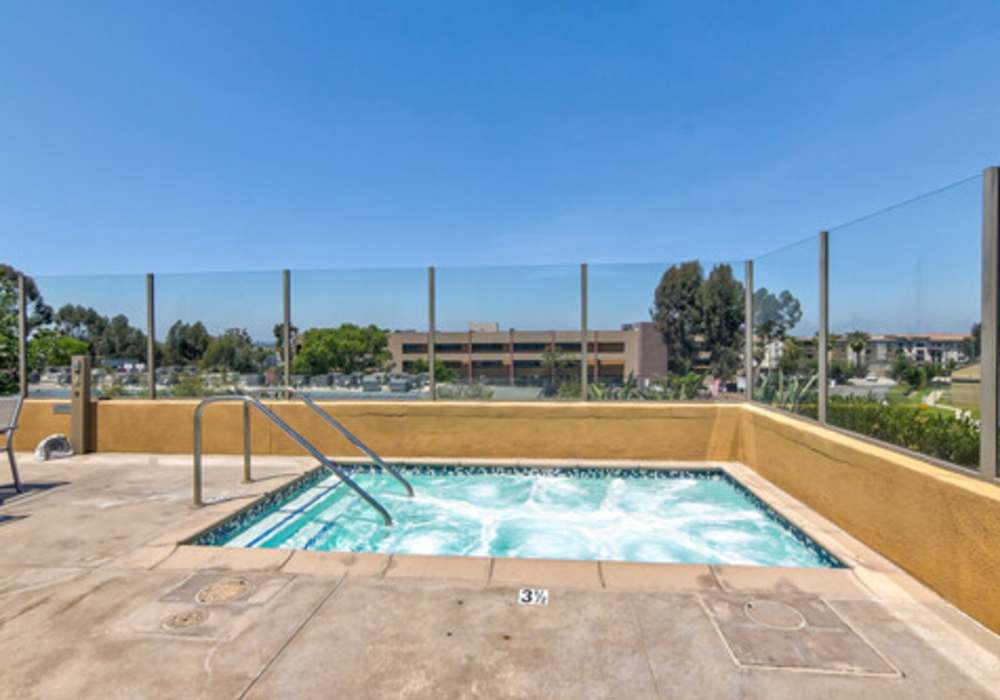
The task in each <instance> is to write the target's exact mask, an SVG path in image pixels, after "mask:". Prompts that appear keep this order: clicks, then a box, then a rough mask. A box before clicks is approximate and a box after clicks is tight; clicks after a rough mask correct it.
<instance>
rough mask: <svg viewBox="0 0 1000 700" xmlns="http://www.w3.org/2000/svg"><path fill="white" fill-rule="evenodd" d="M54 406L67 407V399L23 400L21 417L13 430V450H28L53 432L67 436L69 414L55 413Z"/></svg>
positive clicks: (32, 448)
mask: <svg viewBox="0 0 1000 700" xmlns="http://www.w3.org/2000/svg"><path fill="white" fill-rule="evenodd" d="M56 406H64V407H66V408H67V409H68V407H69V401H66V400H61V401H58V400H42V399H38V400H35V399H32V400H31V401H25V402H24V405H23V406H21V417H20V419H18V421H17V425H18V427H17V430H16V431H15V432H14V449H15V450H19V451H22V452H30V451H32V450H34V449H35V445H37V444H38V443H39V442H41V440H42V439H43V438H45V437H48V436H49V435H53V434H55V433H62V434H63V435H66V436H69V421H70V416H69V414H68V413H64V414H57V413H55V412H54V410H55V407H56Z"/></svg>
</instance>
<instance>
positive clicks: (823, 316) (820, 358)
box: [816, 231, 830, 423]
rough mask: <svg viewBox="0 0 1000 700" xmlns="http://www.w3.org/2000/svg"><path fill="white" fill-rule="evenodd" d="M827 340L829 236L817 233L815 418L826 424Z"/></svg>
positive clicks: (828, 336)
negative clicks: (817, 317) (817, 282)
mask: <svg viewBox="0 0 1000 700" xmlns="http://www.w3.org/2000/svg"><path fill="white" fill-rule="evenodd" d="M829 338H830V234H829V233H827V232H826V231H820V232H819V333H818V334H817V337H816V353H817V354H816V360H817V362H818V369H819V378H818V379H817V382H818V384H817V389H818V396H817V406H816V411H817V415H816V417H817V418H818V419H819V422H820V423H826V404H827V399H828V398H829V394H830V370H829V366H828V364H829V358H830V356H829V348H828V346H829Z"/></svg>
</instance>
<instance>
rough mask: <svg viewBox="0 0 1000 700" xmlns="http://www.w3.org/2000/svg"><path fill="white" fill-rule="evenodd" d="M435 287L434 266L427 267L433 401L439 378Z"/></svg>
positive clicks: (429, 367)
mask: <svg viewBox="0 0 1000 700" xmlns="http://www.w3.org/2000/svg"><path fill="white" fill-rule="evenodd" d="M435 292H436V290H435V287H434V266H433V265H432V266H430V267H428V268H427V382H428V386H429V389H430V394H431V401H437V379H436V376H435V372H434V365H435V359H434V349H435V348H434V346H435V344H436V343H437V314H436V311H437V309H436V304H437V299H436V298H435Z"/></svg>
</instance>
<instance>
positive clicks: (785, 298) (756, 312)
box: [753, 287, 802, 340]
mask: <svg viewBox="0 0 1000 700" xmlns="http://www.w3.org/2000/svg"><path fill="white" fill-rule="evenodd" d="M801 320H802V305H801V304H800V303H799V300H798V299H796V298H795V297H794V296H793V295H792V293H791V292H789V291H788V290H787V289H786V290H784V291H783V292H781V293H780V294H777V295H775V294H772V293H771V292H770V291H768V289H767V287H760V288H759V289H756V290H754V293H753V327H754V331H755V332H756V333H757V334H758V335H760V336H761V337H762V338H763V339H765V340H776V339H778V338H783V337H784V336H785V334H786V333H787V332H788V331H790V330H791V329H793V328H795V326H797V325H798V323H799V321H801Z"/></svg>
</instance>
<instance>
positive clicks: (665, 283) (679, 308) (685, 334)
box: [650, 260, 702, 374]
mask: <svg viewBox="0 0 1000 700" xmlns="http://www.w3.org/2000/svg"><path fill="white" fill-rule="evenodd" d="M701 283H702V269H701V265H700V264H699V263H698V262H697V261H694V260H692V261H690V262H686V263H681V264H680V265H672V266H671V267H670V268H669V269H668V270H667V271H666V272H664V273H663V277H662V278H661V279H660V283H659V285H657V287H656V292H655V294H654V297H653V308H652V309H650V316H651V317H652V319H653V322H654V323H655V324H656V329H657V330H658V331H659V332H660V334H661V335H662V336H663V342H664V344H665V345H666V346H667V370H668V371H669V372H671V373H673V374H687V373H688V372H690V371H691V367H692V365H693V364H694V360H695V354H696V352H697V349H698V343H697V338H696V336H697V334H698V331H699V326H700V323H701V296H700V294H699V290H700V289H701Z"/></svg>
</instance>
